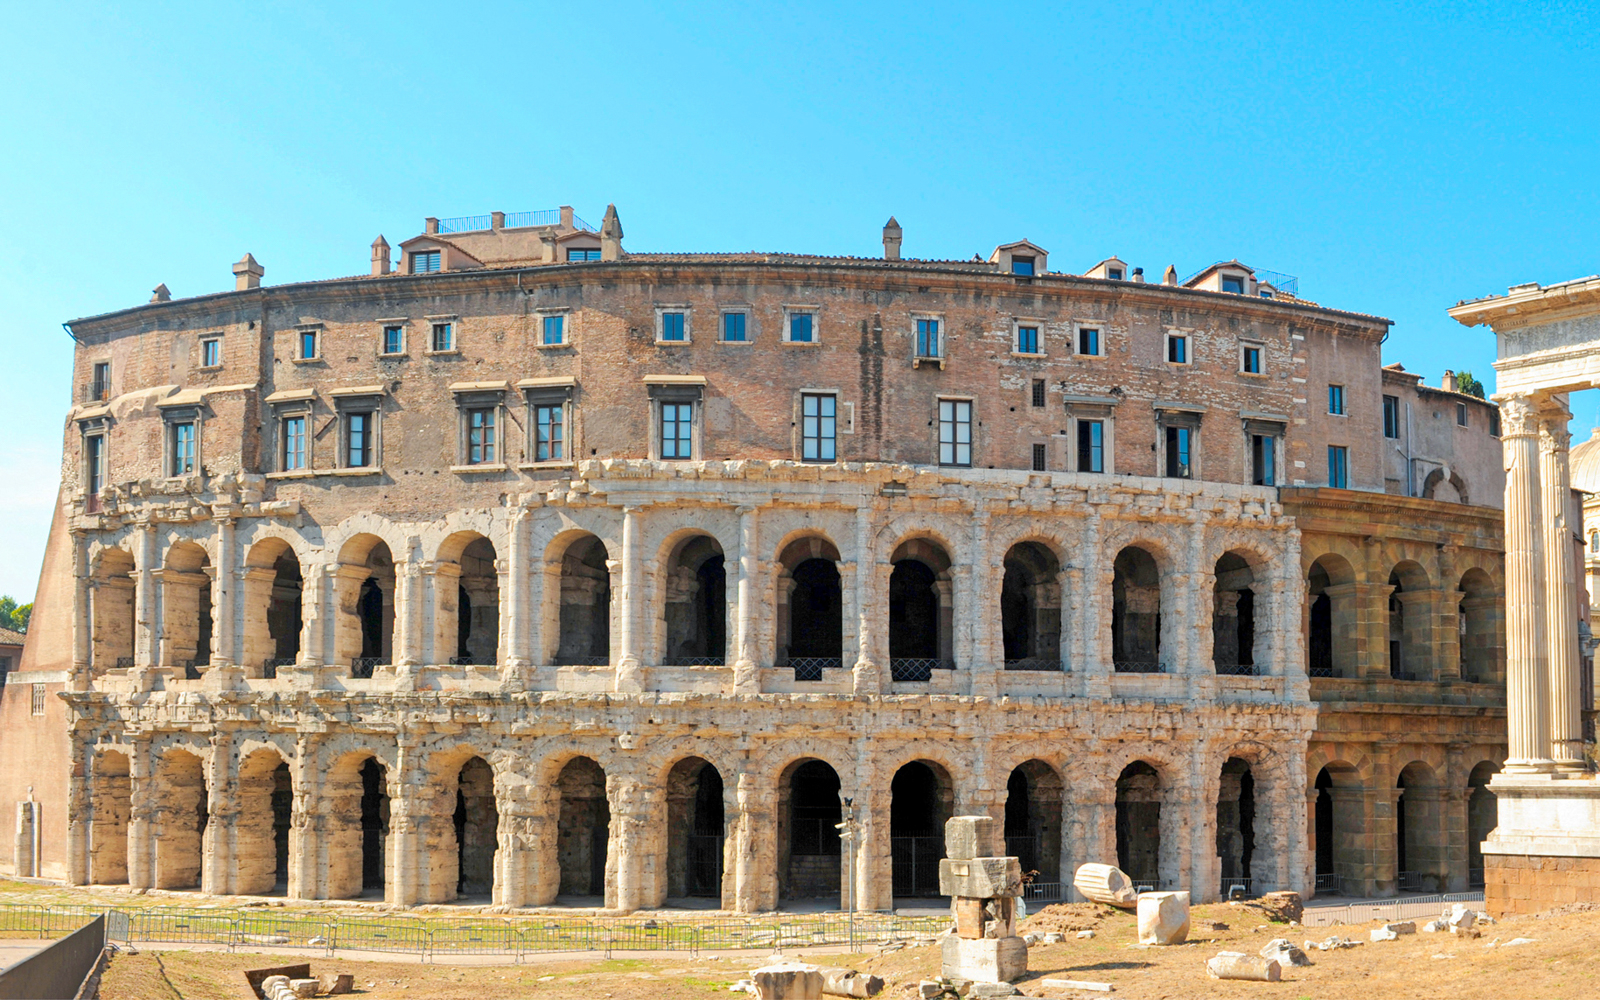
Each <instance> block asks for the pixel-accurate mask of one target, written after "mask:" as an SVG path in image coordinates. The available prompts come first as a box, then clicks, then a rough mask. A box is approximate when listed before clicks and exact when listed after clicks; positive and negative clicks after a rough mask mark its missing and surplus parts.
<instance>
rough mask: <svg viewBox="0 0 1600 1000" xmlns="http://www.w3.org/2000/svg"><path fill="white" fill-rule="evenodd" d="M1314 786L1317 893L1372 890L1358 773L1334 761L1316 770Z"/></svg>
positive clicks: (1367, 837) (1365, 824)
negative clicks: (1315, 794)
mask: <svg viewBox="0 0 1600 1000" xmlns="http://www.w3.org/2000/svg"><path fill="white" fill-rule="evenodd" d="M1315 788H1316V792H1317V798H1316V805H1315V806H1314V815H1313V818H1312V823H1313V827H1312V828H1313V830H1314V832H1315V836H1316V852H1315V853H1316V865H1317V871H1316V879H1317V892H1319V893H1325V894H1330V895H1331V894H1336V893H1337V894H1343V895H1355V896H1362V895H1366V894H1367V893H1368V892H1369V891H1371V889H1372V884H1371V873H1370V871H1369V864H1368V862H1369V860H1370V858H1371V855H1372V852H1371V850H1370V849H1369V847H1368V845H1369V844H1370V843H1371V840H1372V836H1371V831H1370V830H1368V828H1367V821H1366V816H1365V812H1366V810H1365V809H1364V807H1363V806H1364V804H1363V799H1364V797H1365V792H1364V790H1363V789H1362V787H1361V776H1360V774H1359V773H1358V772H1357V771H1356V769H1355V768H1354V767H1351V766H1350V765H1349V764H1346V763H1344V762H1343V761H1335V762H1334V763H1331V764H1329V765H1327V766H1326V767H1324V768H1322V769H1321V770H1320V771H1318V772H1317V778H1316V782H1315Z"/></svg>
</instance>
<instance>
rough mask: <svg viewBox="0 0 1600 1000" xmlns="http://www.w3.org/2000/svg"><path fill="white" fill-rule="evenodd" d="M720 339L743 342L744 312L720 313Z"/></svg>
mask: <svg viewBox="0 0 1600 1000" xmlns="http://www.w3.org/2000/svg"><path fill="white" fill-rule="evenodd" d="M722 339H723V340H724V341H727V342H728V343H733V344H742V343H744V342H745V314H744V313H742V312H727V313H723V314H722Z"/></svg>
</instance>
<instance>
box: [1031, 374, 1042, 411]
mask: <svg viewBox="0 0 1600 1000" xmlns="http://www.w3.org/2000/svg"><path fill="white" fill-rule="evenodd" d="M1033 405H1034V406H1043V405H1044V379H1042V378H1036V379H1034V380H1033Z"/></svg>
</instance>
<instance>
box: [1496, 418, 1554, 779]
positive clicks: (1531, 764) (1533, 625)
mask: <svg viewBox="0 0 1600 1000" xmlns="http://www.w3.org/2000/svg"><path fill="white" fill-rule="evenodd" d="M1500 404H1501V405H1500V413H1501V421H1500V430H1501V434H1500V448H1501V450H1502V452H1503V453H1504V457H1505V467H1506V502H1505V533H1506V535H1505V548H1506V742H1507V744H1508V749H1509V751H1510V754H1509V756H1508V757H1507V758H1506V763H1505V770H1506V772H1507V773H1509V774H1528V773H1538V772H1542V771H1549V770H1551V769H1552V768H1553V767H1554V766H1555V765H1554V762H1553V761H1552V760H1551V759H1550V671H1549V664H1550V654H1549V646H1548V645H1547V643H1546V622H1547V618H1546V615H1545V612H1546V595H1545V574H1544V529H1543V528H1542V527H1541V526H1540V524H1539V522H1540V519H1541V518H1542V517H1543V512H1542V508H1543V499H1542V497H1541V495H1540V490H1539V417H1538V413H1537V411H1536V410H1535V409H1534V406H1533V401H1532V400H1531V399H1529V398H1528V397H1527V396H1520V395H1519V396H1508V397H1505V398H1504V399H1503V400H1500Z"/></svg>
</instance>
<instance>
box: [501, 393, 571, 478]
mask: <svg viewBox="0 0 1600 1000" xmlns="http://www.w3.org/2000/svg"><path fill="white" fill-rule="evenodd" d="M516 388H517V389H518V390H519V391H521V393H522V401H523V405H524V406H525V407H526V412H527V417H526V419H525V420H524V421H523V423H524V424H525V427H524V428H523V430H524V437H525V438H526V440H525V441H524V444H523V452H522V458H523V461H521V462H519V463H518V464H517V468H519V469H561V468H571V467H572V466H574V465H575V464H577V457H576V456H577V455H578V454H579V451H578V449H579V446H580V441H579V437H578V419H577V416H578V408H577V407H576V406H575V405H573V397H574V396H575V395H576V393H577V389H578V381H577V379H575V378H572V377H570V376H565V375H560V376H551V377H544V378H525V379H522V380H521V381H519V382H518V383H517V385H516ZM552 405H559V406H560V407H561V431H562V434H561V447H562V449H563V451H564V452H565V454H564V455H563V456H562V457H561V458H559V459H551V460H549V461H545V462H540V461H535V460H534V458H533V456H534V455H536V454H538V452H537V450H536V448H535V441H534V435H535V434H536V433H537V432H538V422H537V421H536V420H534V407H537V406H552Z"/></svg>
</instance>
